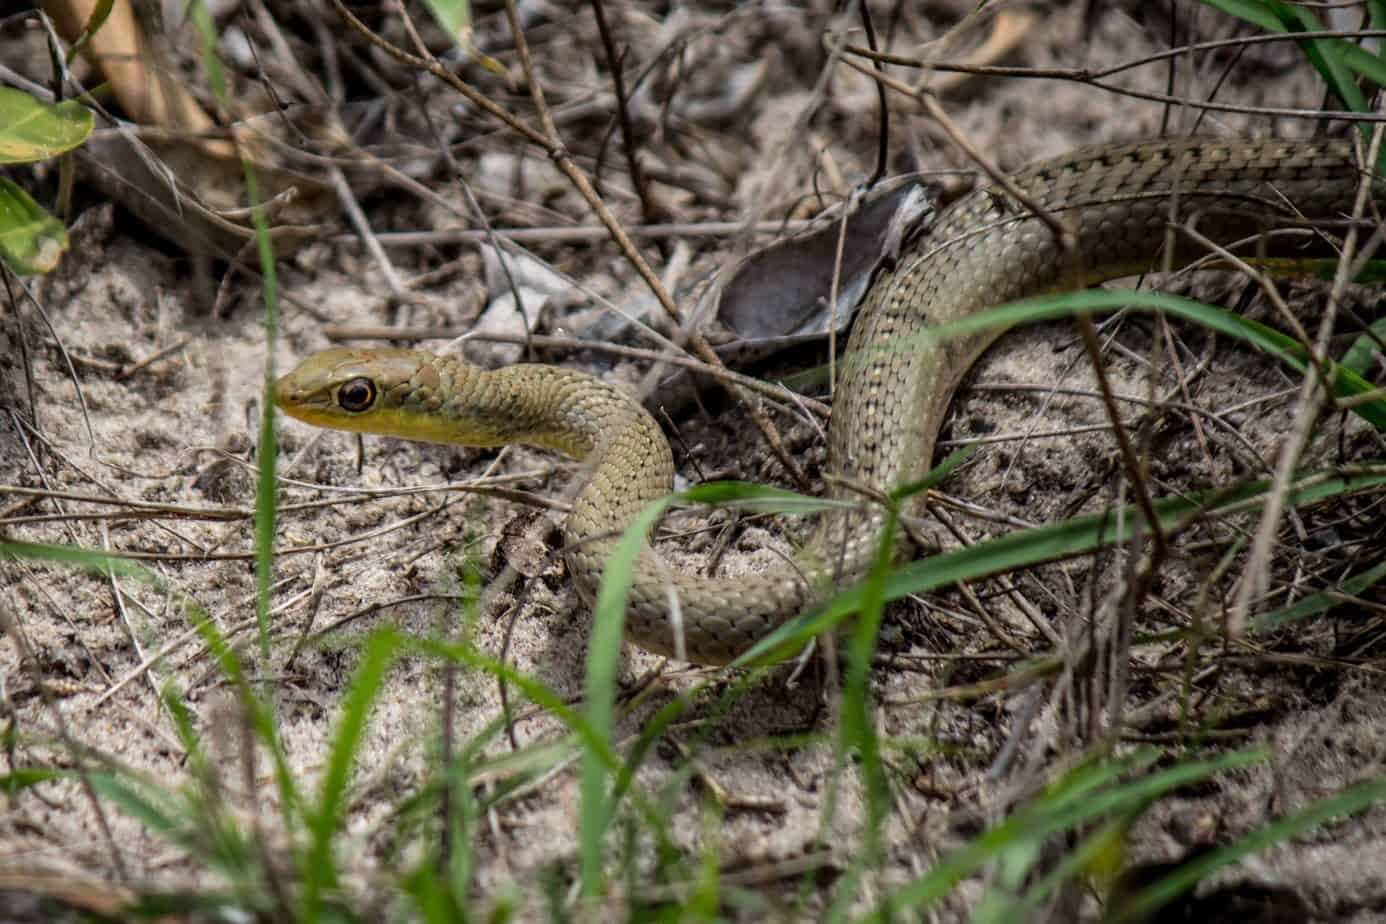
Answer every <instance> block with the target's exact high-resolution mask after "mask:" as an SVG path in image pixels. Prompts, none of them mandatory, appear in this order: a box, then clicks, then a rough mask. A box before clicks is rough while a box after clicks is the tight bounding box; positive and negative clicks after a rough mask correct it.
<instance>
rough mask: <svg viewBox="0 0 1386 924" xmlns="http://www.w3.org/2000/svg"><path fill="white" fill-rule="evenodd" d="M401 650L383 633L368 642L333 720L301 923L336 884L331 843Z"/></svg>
mask: <svg viewBox="0 0 1386 924" xmlns="http://www.w3.org/2000/svg"><path fill="white" fill-rule="evenodd" d="M399 648H400V639H399V636H398V634H397V633H395V632H393V631H391V630H381V631H378V632H376V633H374V634H373V635H372V636H371V637H370V639H369V640H367V642H366V644H365V647H364V650H363V651H362V654H361V663H360V664H359V665H357V668H356V673H355V674H354V675H353V676H352V678H351V683H350V684H349V685H348V687H347V695H346V700H345V701H344V702H343V703H342V712H341V715H340V717H339V718H338V720H337V730H336V732H335V733H334V734H333V736H332V744H331V746H330V748H329V750H328V756H327V769H326V772H325V773H324V774H323V778H322V784H321V786H320V788H319V791H318V801H317V806H316V807H315V808H314V810H313V812H312V814H311V815H310V818H309V824H310V835H311V841H310V846H309V851H308V857H307V860H308V862H307V865H306V866H305V869H304V873H305V877H304V898H303V907H304V918H303V919H304V920H308V921H311V920H314V919H315V918H316V917H317V916H318V914H319V913H320V912H321V911H322V905H321V901H322V896H323V894H324V893H325V892H326V891H327V890H328V889H331V888H334V887H335V886H336V884H337V876H336V866H335V863H334V860H333V856H332V839H333V837H334V836H335V835H336V834H337V832H338V831H341V830H342V829H343V828H344V826H345V822H346V819H345V817H344V814H343V809H344V807H345V805H346V793H347V786H348V784H349V783H350V782H351V771H352V768H353V767H354V766H355V765H356V761H357V756H358V751H359V749H360V746H361V738H362V737H363V735H364V734H365V730H366V720H367V719H368V718H369V717H370V711H371V705H372V704H373V703H374V702H375V698H376V697H377V696H378V695H379V693H380V690H381V687H382V686H384V683H385V678H386V676H387V675H388V674H389V670H390V667H391V665H392V664H393V663H394V659H395V655H396V653H397V652H398V651H399Z"/></svg>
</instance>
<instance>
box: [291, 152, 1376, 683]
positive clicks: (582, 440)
mask: <svg viewBox="0 0 1386 924" xmlns="http://www.w3.org/2000/svg"><path fill="white" fill-rule="evenodd" d="M1363 177H1364V170H1363V169H1362V168H1361V167H1359V165H1358V158H1357V157H1356V156H1355V154H1354V147H1353V144H1352V143H1351V142H1349V141H1343V140H1313V141H1283V140H1264V141H1251V140H1230V139H1216V140H1208V139H1196V138H1195V139H1170V140H1159V141H1147V142H1139V143H1129V144H1109V145H1100V146H1093V147H1086V148H1079V149H1077V150H1074V151H1071V152H1069V153H1067V154H1064V155H1062V156H1059V157H1056V158H1052V159H1049V160H1044V161H1041V162H1038V163H1035V164H1033V165H1031V166H1029V167H1026V168H1024V169H1022V170H1021V171H1019V172H1018V173H1015V174H1013V175H1012V176H1011V177H1010V178H1009V179H1010V182H1009V185H1007V184H1003V183H1000V182H998V183H996V184H993V185H984V186H979V187H978V188H975V189H974V190H973V191H972V192H969V193H966V194H964V195H963V196H961V197H960V198H958V199H957V200H956V201H954V202H953V203H952V204H951V205H948V206H946V207H944V208H943V209H941V210H940V211H939V213H938V214H937V215H936V216H935V218H934V219H933V221H932V223H931V224H930V225H929V227H928V228H927V229H926V230H925V231H923V232H921V233H919V234H918V235H917V236H915V237H914V238H912V239H911V240H909V241H907V242H906V243H905V244H903V245H902V246H901V247H900V248H899V251H898V253H897V255H896V256H895V258H894V259H893V260H891V261H889V264H888V265H887V266H885V267H883V268H882V269H880V270H879V271H878V273H877V275H876V277H875V279H874V280H873V282H872V284H871V286H870V288H869V290H868V292H867V295H866V296H865V298H864V300H863V303H862V305H861V307H860V309H859V311H858V316H857V318H856V320H855V322H854V324H853V328H852V331H851V334H850V336H849V339H848V343H847V353H846V361H844V362H843V363H842V364H841V366H840V370H839V371H840V375H839V380H838V382H837V387H836V392H835V395H836V397H835V399H834V404H833V407H832V412H831V419H830V421H829V428H828V463H827V467H828V471H829V472H830V473H831V474H832V475H834V476H835V477H833V478H830V479H828V481H829V488H828V494H829V496H830V497H836V498H837V499H838V500H853V499H855V501H856V502H854V503H850V504H848V503H843V504H832V505H831V506H830V507H829V509H827V510H826V511H825V512H822V513H820V514H819V515H818V522H817V523H816V525H815V527H814V529H813V531H812V533H811V537H810V538H809V539H808V541H807V542H806V543H805V544H804V546H803V548H802V549H801V550H800V551H799V552H798V553H797V554H796V555H795V556H794V557H793V558H792V559H791V558H789V557H785V560H784V562H783V563H782V565H779V566H777V567H772V568H771V569H769V570H767V571H764V572H760V573H754V574H748V575H742V576H737V577H733V578H727V577H709V576H704V575H698V574H692V573H687V572H685V571H681V570H679V569H677V568H675V567H674V566H672V565H671V564H670V563H668V562H666V561H665V560H664V559H662V558H661V557H660V556H659V554H658V553H657V552H656V551H655V550H654V549H653V548H652V547H651V546H650V545H649V543H648V542H646V544H645V546H644V547H643V549H642V550H641V551H640V552H639V554H638V555H637V557H636V559H635V561H634V565H633V571H632V577H631V582H630V587H629V591H628V595H627V600H626V616H625V618H626V622H625V635H626V638H627V639H628V640H629V641H632V642H634V643H635V644H637V645H640V646H641V647H643V648H646V649H648V650H650V651H653V652H656V653H659V654H664V655H669V656H673V657H676V658H679V659H682V660H685V661H690V662H695V663H700V664H708V665H720V664H726V663H729V662H731V661H733V660H734V659H736V658H737V657H738V656H740V655H741V654H743V653H744V652H746V651H747V650H748V649H750V648H751V647H752V646H754V645H755V644H756V643H757V642H758V641H760V640H761V639H763V638H765V637H766V636H767V635H769V634H770V633H771V632H772V631H773V630H775V629H776V628H777V627H779V626H780V625H782V624H783V623H785V622H786V621H788V620H790V619H792V618H793V617H795V616H797V615H799V614H802V613H804V612H806V611H807V610H809V609H810V608H811V607H814V606H815V605H817V604H819V603H821V602H823V601H824V600H825V599H826V598H827V597H828V595H830V594H831V593H832V592H833V591H834V589H835V588H839V587H845V586H848V585H850V584H851V583H853V582H856V581H859V580H860V579H862V578H863V577H864V576H865V575H866V574H867V573H868V572H869V570H870V567H871V565H872V562H873V561H874V560H875V558H876V556H877V555H878V549H879V548H880V541H881V537H880V534H881V532H882V529H883V527H884V526H885V524H886V523H887V515H886V512H885V508H884V506H882V505H881V504H867V503H862V502H860V497H861V493H860V492H861V491H862V490H863V489H866V490H868V491H871V490H874V491H877V492H888V491H890V490H891V489H893V488H895V487H898V486H900V485H904V484H908V483H912V482H916V481H918V480H919V479H921V478H923V477H924V476H925V475H926V473H927V472H928V470H929V467H930V460H931V456H932V454H933V450H934V444H935V441H936V439H937V437H938V434H939V430H940V428H941V427H942V424H943V421H944V419H945V414H946V411H947V408H948V404H949V402H950V401H951V399H952V396H953V394H954V392H955V391H956V389H957V388H958V386H959V384H960V382H961V381H962V380H963V378H964V376H965V375H966V373H967V372H968V370H969V369H970V368H971V366H972V365H973V363H974V362H975V361H976V360H977V359H978V357H979V356H980V355H981V353H982V352H983V351H984V350H985V349H986V348H987V347H988V346H989V345H990V344H991V343H992V342H993V341H994V340H995V339H996V338H997V337H999V336H1000V335H1001V334H1002V333H1004V327H1000V326H998V327H991V328H988V329H987V330H985V331H984V332H980V333H970V334H966V335H964V336H959V337H954V338H949V339H941V338H928V337H921V336H918V335H919V334H920V333H921V332H923V331H926V330H928V329H929V328H930V327H931V326H936V325H941V324H947V323H949V322H953V321H957V320H959V319H964V318H968V317H971V316H973V315H975V314H977V313H978V312H980V311H983V310H985V309H987V308H989V307H991V306H996V305H1002V304H1005V303H1009V302H1014V301H1017V300H1021V299H1024V298H1027V297H1030V296H1036V295H1041V294H1046V293H1053V292H1057V291H1063V290H1071V289H1076V288H1081V287H1085V286H1092V285H1096V284H1098V283H1101V282H1104V281H1108V280H1111V279H1116V278H1119V277H1124V276H1133V275H1136V274H1140V273H1143V272H1146V271H1149V270H1153V269H1154V270H1159V269H1177V268H1182V267H1185V266H1187V265H1189V264H1190V263H1192V262H1193V261H1194V260H1196V259H1198V258H1199V257H1201V256H1205V255H1206V254H1207V252H1208V251H1207V249H1206V245H1205V244H1204V243H1202V242H1197V243H1195V242H1194V241H1193V240H1191V239H1190V238H1192V237H1193V236H1192V235H1186V234H1184V233H1182V232H1181V229H1182V228H1194V229H1196V230H1197V232H1198V235H1199V236H1201V237H1202V238H1204V239H1207V240H1211V241H1212V242H1213V243H1214V244H1216V245H1221V246H1225V245H1232V244H1236V243H1238V242H1241V243H1243V244H1245V243H1246V242H1248V241H1253V242H1254V248H1255V253H1256V255H1257V256H1260V257H1266V256H1275V255H1284V256H1290V257H1294V256H1297V255H1300V254H1302V253H1303V248H1304V246H1305V245H1304V241H1305V239H1306V235H1303V234H1301V235H1299V236H1297V237H1296V236H1291V235H1266V234H1265V232H1266V231H1268V230H1272V229H1278V228H1284V227H1297V228H1305V227H1309V226H1312V227H1313V228H1314V229H1315V232H1316V233H1315V234H1312V235H1309V236H1308V237H1310V238H1311V239H1313V240H1316V241H1317V242H1318V243H1319V245H1320V246H1326V247H1327V248H1328V249H1329V250H1330V251H1331V249H1332V248H1333V246H1334V245H1333V241H1334V239H1333V238H1332V237H1331V235H1330V231H1329V230H1326V229H1332V228H1334V227H1337V228H1341V227H1343V226H1345V225H1346V224H1347V222H1348V221H1350V216H1352V214H1353V206H1354V202H1355V199H1356V197H1357V195H1358V190H1359V188H1360V187H1361V185H1362V183H1363ZM1368 182H1369V183H1370V189H1369V191H1370V193H1371V199H1372V201H1373V202H1374V203H1375V202H1380V201H1382V200H1386V195H1383V194H1382V190H1383V187H1382V184H1381V180H1380V179H1379V178H1376V177H1373V176H1368ZM1016 192H1018V193H1019V196H1017V195H1016V194H1015V193H1016ZM1055 220H1057V221H1058V222H1060V223H1062V225H1063V226H1064V227H1066V228H1067V229H1068V231H1069V233H1068V234H1067V235H1065V236H1061V235H1058V234H1056V233H1055V231H1054V225H1053V222H1054V221H1055ZM275 401H276V403H277V405H278V406H279V408H281V409H282V410H283V411H284V412H285V413H286V414H288V415H289V416H291V417H294V418H297V419H298V420H301V421H304V422H306V423H309V424H313V425H315V426H319V427H327V428H333V429H338V430H347V431H354V432H358V433H367V434H377V435H383V436H391V437H399V438H404V439H410V440H420V441H425V442H433V443H444V444H457V445H466V446H479V447H496V446H503V445H508V444H511V443H524V444H529V445H533V446H538V447H542V448H546V449H550V450H555V451H557V452H559V453H562V454H564V455H567V456H569V457H572V458H574V459H578V460H583V461H584V463H585V466H584V470H585V471H586V481H585V483H583V484H582V486H581V487H580V489H578V491H577V493H576V494H575V496H574V497H573V501H572V506H571V512H570V513H569V514H568V516H567V517H566V519H565V521H564V523H563V526H562V534H563V537H564V541H565V545H564V547H565V549H566V555H567V559H568V562H569V568H570V570H571V572H572V574H573V576H574V581H575V583H576V585H577V587H578V590H579V592H580V594H581V595H582V597H583V598H584V599H585V600H587V601H588V602H589V603H590V602H591V600H592V599H594V598H595V595H596V592H597V588H598V586H599V583H600V580H601V577H602V573H603V570H604V567H605V565H606V562H607V559H608V557H609V556H610V555H611V553H612V551H613V549H614V548H615V545H616V542H617V541H618V537H619V536H620V535H621V533H622V531H623V530H624V529H626V528H627V526H629V524H631V523H632V522H633V520H634V519H635V518H636V516H637V515H638V514H639V513H640V511H641V510H642V509H644V508H645V507H646V505H648V504H650V503H651V502H653V501H655V500H657V499H659V498H661V497H664V496H666V495H668V494H669V492H670V491H672V489H673V478H674V473H675V467H674V459H673V455H672V452H671V450H670V447H669V443H668V440H667V439H666V437H665V435H664V433H663V431H662V430H661V428H660V426H659V424H658V423H656V421H655V420H654V418H653V417H652V416H651V415H650V414H649V413H648V412H647V411H646V410H645V409H644V408H643V407H642V406H641V404H640V403H639V402H638V401H637V400H636V399H635V398H634V397H633V396H631V395H629V394H627V393H626V392H624V391H622V390H620V389H619V388H617V387H615V386H613V385H612V384H609V383H607V382H605V381H602V380H601V379H599V378H596V377H594V376H592V375H588V374H586V373H582V372H579V371H575V370H570V369H566V368H562V367H559V366H554V365H548V364H542V363H517V364H513V365H508V366H503V367H500V368H495V369H483V368H478V367H476V366H473V365H469V364H468V363H466V362H464V361H463V360H462V359H460V358H457V357H453V356H441V355H435V354H433V353H428V352H424V351H418V350H408V349H399V348H393V347H390V348H385V347H382V348H365V347H335V348H331V349H327V350H323V351H321V352H318V353H315V354H313V355H311V356H309V357H308V358H307V359H305V360H304V361H303V362H302V363H301V364H300V365H299V366H298V367H297V368H295V369H294V370H293V371H291V372H289V373H288V374H287V375H285V376H283V378H281V379H279V380H278V382H277V383H276V388H275ZM849 486H851V487H849ZM901 544H903V543H901Z"/></svg>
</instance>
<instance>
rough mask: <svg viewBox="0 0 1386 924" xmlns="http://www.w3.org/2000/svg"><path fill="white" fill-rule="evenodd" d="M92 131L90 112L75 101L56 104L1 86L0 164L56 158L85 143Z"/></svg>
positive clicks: (24, 162) (25, 162)
mask: <svg viewBox="0 0 1386 924" xmlns="http://www.w3.org/2000/svg"><path fill="white" fill-rule="evenodd" d="M91 129H92V120H91V112H90V111H89V110H88V109H87V107H85V106H83V105H82V104H81V103H79V102H77V101H76V100H66V101H65V102H61V103H58V104H57V105H53V104H50V103H45V102H43V101H42V100H40V99H38V98H37V97H34V96H32V95H30V94H28V93H25V92H23V91H22V90H16V89H14V88H13V87H0V164H28V163H32V162H33V161H36V160H47V159H48V158H50V157H57V156H58V155H59V154H62V153H64V152H66V151H70V150H72V149H73V148H75V147H77V146H78V145H79V144H81V143H82V142H84V141H86V140H87V136H89V135H90V134H91Z"/></svg>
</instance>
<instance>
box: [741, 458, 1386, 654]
mask: <svg viewBox="0 0 1386 924" xmlns="http://www.w3.org/2000/svg"><path fill="white" fill-rule="evenodd" d="M1382 485H1386V473H1375V472H1373V473H1365V474H1361V475H1352V476H1348V477H1323V478H1321V479H1318V480H1314V479H1308V478H1306V479H1301V481H1300V482H1299V483H1298V486H1297V487H1295V488H1293V489H1292V490H1291V492H1290V497H1289V502H1290V503H1292V504H1308V503H1316V502H1318V501H1322V500H1326V499H1328V498H1330V497H1337V496H1342V495H1347V494H1353V493H1358V492H1360V491H1366V490H1371V489H1373V488H1377V487H1380V486H1382ZM1269 489H1270V483H1269V482H1268V481H1255V482H1250V483H1248V484H1245V485H1240V486H1237V487H1234V488H1228V489H1224V490H1219V491H1211V492H1206V493H1204V494H1198V495H1193V496H1191V497H1187V498H1185V497H1175V498H1168V499H1166V500H1162V501H1159V502H1157V503H1156V504H1155V514H1156V517H1157V519H1158V520H1159V525H1160V527H1161V528H1162V529H1165V530H1171V529H1175V528H1178V527H1180V526H1181V525H1182V524H1183V523H1184V522H1185V521H1187V520H1189V519H1191V518H1193V517H1195V516H1199V515H1209V514H1214V513H1221V512H1226V511H1228V510H1230V509H1233V508H1237V509H1240V508H1243V507H1245V506H1246V505H1247V504H1249V503H1251V504H1259V500H1260V498H1261V497H1263V496H1264V494H1265V493H1266V492H1267V491H1268V490H1269ZM1140 515H1141V514H1140V511H1139V510H1138V509H1136V508H1135V507H1128V508H1127V509H1126V510H1125V511H1124V512H1123V513H1121V514H1117V513H1116V512H1109V513H1101V514H1093V515H1089V516H1082V517H1074V518H1072V519H1069V520H1064V521H1062V522H1059V523H1054V524H1050V525H1047V526H1037V527H1033V528H1031V529H1027V530H1021V531H1019V532H1014V533H1009V534H1007V535H1004V536H999V537H997V538H995V539H988V540H986V541H984V542H978V543H976V544H974V545H971V546H968V547H966V548H962V549H955V550H953V551H950V552H945V553H943V554H941V555H934V556H931V557H929V558H923V559H919V560H916V561H913V562H909V563H907V564H904V565H901V566H899V567H897V568H895V569H894V570H893V571H892V573H891V575H890V579H889V580H888V581H887V583H886V599H887V600H897V599H899V598H900V597H903V596H907V595H909V594H915V593H928V592H930V591H933V590H938V589H939V588H941V587H947V586H949V585H951V584H955V583H957V582H958V581H965V580H972V579H976V578H981V577H987V576H989V575H993V574H999V573H1001V572H1003V571H1010V570H1012V569H1015V568H1020V567H1024V566H1027V565H1034V564H1040V563H1042V562H1049V561H1057V560H1059V559H1063V558H1069V557H1071V556H1074V555H1081V554H1084V553H1087V552H1091V551H1093V550H1095V549H1098V548H1103V547H1106V546H1108V545H1111V544H1113V543H1118V542H1124V541H1126V540H1127V539H1129V538H1130V536H1131V534H1132V530H1133V529H1134V526H1135V524H1136V522H1137V521H1138V519H1139V517H1140ZM861 602H862V591H861V588H860V587H854V588H849V589H847V590H845V591H843V592H841V593H839V594H838V595H837V596H836V597H834V598H832V599H831V600H830V601H828V602H827V603H826V604H824V605H823V606H822V607H819V608H818V609H816V610H810V611H809V612H807V613H804V614H803V615H801V616H799V617H797V618H795V619H792V620H789V621H788V622H786V623H784V624H783V625H781V626H780V627H779V628H778V629H776V630H775V631H774V632H772V633H770V634H769V635H767V636H766V637H765V638H763V639H761V640H760V642H758V643H757V644H756V645H755V646H753V647H752V648H751V649H750V650H749V651H747V652H746V653H745V654H743V655H742V656H741V657H740V658H738V659H737V661H736V664H738V665H742V666H745V665H749V664H756V663H761V662H763V661H773V660H776V659H777V658H780V657H783V656H784V655H785V653H787V652H793V651H797V650H799V649H800V648H802V647H803V645H804V644H807V642H808V640H809V639H811V638H813V637H814V636H816V635H819V634H821V633H822V632H826V631H828V630H829V629H831V628H832V627H833V626H836V625H837V624H838V623H840V622H841V621H842V620H843V619H846V618H847V617H848V616H850V615H851V614H853V613H855V612H857V611H858V609H859V608H860V606H861Z"/></svg>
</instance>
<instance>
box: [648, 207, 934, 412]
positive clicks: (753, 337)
mask: <svg viewBox="0 0 1386 924" xmlns="http://www.w3.org/2000/svg"><path fill="white" fill-rule="evenodd" d="M937 198H938V190H937V189H936V188H934V187H929V186H925V185H923V184H920V183H906V184H903V185H901V186H898V187H896V188H895V189H892V190H889V191H887V192H885V193H882V194H880V195H878V196H877V197H875V198H874V199H871V200H870V201H868V202H866V203H865V204H864V205H862V206H860V207H859V208H858V209H857V210H856V211H855V212H854V213H853V214H851V215H850V216H848V218H847V230H846V233H845V236H844V237H843V243H842V267H841V273H840V279H839V282H838V297H837V306H836V309H835V310H834V309H832V308H831V307H830V306H831V302H832V284H833V273H834V270H835V267H836V264H837V241H838V236H839V230H838V229H839V225H838V222H836V221H833V222H829V223H827V224H825V225H824V226H823V227H821V228H819V229H817V230H814V231H810V232H807V233H805V234H801V235H799V236H798V237H794V238H790V239H787V240H783V241H778V242H776V243H774V244H771V245H770V246H769V247H766V248H764V249H763V250H758V251H756V252H755V253H753V254H751V255H750V256H748V257H747V258H746V259H745V260H743V261H741V265H740V266H738V267H737V268H736V272H735V274H734V275H733V277H732V279H731V281H730V282H728V283H727V284H726V286H725V287H723V290H722V295H721V299H720V300H719V302H718V304H717V317H718V319H719V320H721V322H722V324H723V325H724V326H725V327H726V328H727V329H728V330H730V331H731V332H732V333H733V334H734V335H735V339H734V340H732V341H731V342H728V343H723V344H720V345H718V346H717V347H716V348H715V349H716V350H717V355H718V356H720V357H721V358H722V361H723V362H724V363H726V364H727V366H728V367H730V368H733V369H744V368H746V367H748V366H750V365H753V364H755V363H758V362H760V361H762V360H764V359H767V358H768V357H770V356H773V355H775V354H776V353H779V352H781V351H784V350H787V349H790V348H792V347H796V346H800V345H803V344H811V343H814V342H816V341H821V340H823V339H824V338H825V337H827V335H828V330H829V327H830V326H831V325H832V323H833V322H834V321H836V329H837V332H838V333H843V332H845V331H846V330H847V326H848V324H849V322H850V321H851V319H852V316H853V314H854V313H855V312H856V309H857V306H858V304H859V303H860V302H861V299H862V297H863V296H864V295H865V294H866V291H867V289H868V288H869V287H870V285H871V280H872V278H873V277H874V276H875V274H876V271H877V270H878V269H879V268H880V267H881V266H882V265H887V264H890V263H892V262H894V260H895V259H896V258H897V257H898V256H899V254H900V250H901V248H902V247H903V246H904V243H905V242H906V241H907V240H909V239H911V238H913V237H915V236H917V235H919V234H924V233H927V230H928V226H929V224H930V223H931V222H932V220H933V216H934V214H935V212H934V204H935V202H936V200H937ZM707 384H708V379H707V378H705V377H703V376H694V375H692V374H690V373H688V372H687V371H684V370H679V371H677V372H674V373H672V374H670V375H669V376H668V377H666V378H665V379H664V380H663V381H662V382H661V383H660V385H659V387H658V388H657V389H655V390H654V391H653V392H651V394H650V399H649V400H648V401H647V402H646V403H647V406H658V407H660V408H663V409H664V410H665V411H666V412H667V413H670V414H677V413H680V412H681V410H682V409H683V408H684V407H686V406H687V405H688V404H690V403H691V402H692V401H693V399H694V398H695V396H696V395H697V394H698V393H699V392H700V391H701V390H702V389H703V388H705V387H706V386H707Z"/></svg>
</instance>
